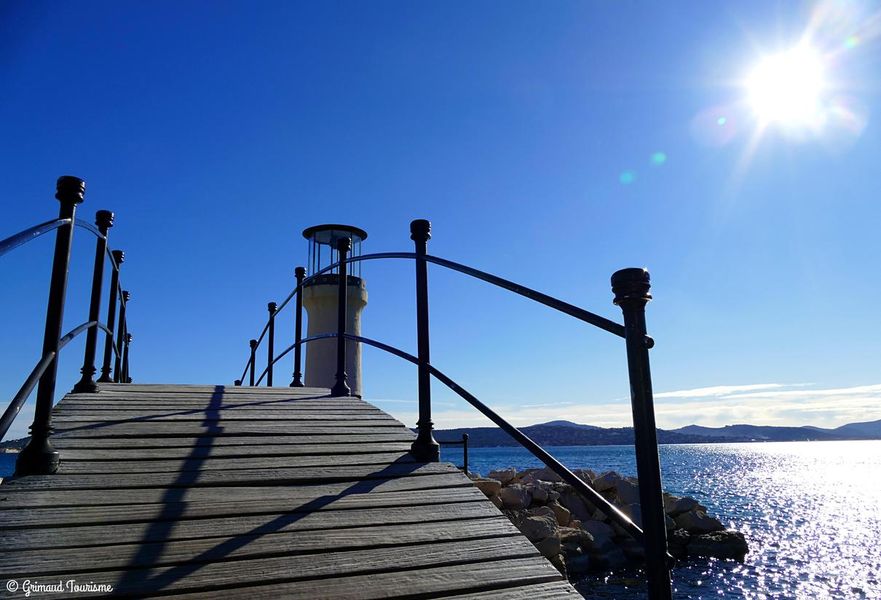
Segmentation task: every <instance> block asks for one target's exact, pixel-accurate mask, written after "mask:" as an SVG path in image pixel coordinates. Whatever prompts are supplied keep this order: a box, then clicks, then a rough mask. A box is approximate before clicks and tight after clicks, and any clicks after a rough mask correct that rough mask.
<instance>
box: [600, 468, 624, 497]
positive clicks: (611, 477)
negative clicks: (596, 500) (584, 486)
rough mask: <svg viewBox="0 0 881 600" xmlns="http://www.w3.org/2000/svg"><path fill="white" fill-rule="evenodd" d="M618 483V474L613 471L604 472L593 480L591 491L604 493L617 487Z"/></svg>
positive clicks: (619, 479) (619, 477)
mask: <svg viewBox="0 0 881 600" xmlns="http://www.w3.org/2000/svg"><path fill="white" fill-rule="evenodd" d="M619 481H621V476H620V475H618V473H616V472H615V471H606V472H605V473H603V474H602V475H600V476H599V477H597V478H596V479H594V480H593V489H595V490H596V491H598V492H605V491H606V490H611V489H612V488H614V487H615V486H616V485H618V482H619Z"/></svg>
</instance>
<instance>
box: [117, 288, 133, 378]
mask: <svg viewBox="0 0 881 600" xmlns="http://www.w3.org/2000/svg"><path fill="white" fill-rule="evenodd" d="M131 297H132V295H131V294H130V293H129V292H128V291H126V290H123V291H122V300H121V301H120V303H119V325H118V326H117V327H116V360H115V361H114V362H113V382H114V383H125V379H123V378H122V351H123V347H124V344H125V334H126V329H127V325H126V322H125V311H126V307H127V306H128V301H129V300H130V299H131Z"/></svg>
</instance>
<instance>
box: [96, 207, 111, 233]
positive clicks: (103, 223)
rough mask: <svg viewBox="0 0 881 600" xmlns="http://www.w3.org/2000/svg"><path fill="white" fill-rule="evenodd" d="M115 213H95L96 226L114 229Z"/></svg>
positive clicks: (104, 211)
mask: <svg viewBox="0 0 881 600" xmlns="http://www.w3.org/2000/svg"><path fill="white" fill-rule="evenodd" d="M113 218H114V215H113V212H112V211H109V210H99V211H98V212H96V213H95V225H97V226H98V227H105V228H107V229H109V228H111V227H113Z"/></svg>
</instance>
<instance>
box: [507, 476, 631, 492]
mask: <svg viewBox="0 0 881 600" xmlns="http://www.w3.org/2000/svg"><path fill="white" fill-rule="evenodd" d="M490 475H492V474H490ZM619 481H621V476H620V475H618V473H616V472H615V471H606V472H605V473H603V474H602V475H600V476H599V477H597V478H596V479H594V480H593V489H595V490H596V491H598V492H605V491H607V490H611V489H614V488H615V486H617V485H618V482H619Z"/></svg>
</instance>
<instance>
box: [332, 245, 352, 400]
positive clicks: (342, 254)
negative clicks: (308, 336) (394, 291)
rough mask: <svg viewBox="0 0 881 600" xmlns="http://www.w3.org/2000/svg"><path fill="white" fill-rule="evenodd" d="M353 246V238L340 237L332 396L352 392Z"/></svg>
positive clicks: (337, 246) (345, 394)
mask: <svg viewBox="0 0 881 600" xmlns="http://www.w3.org/2000/svg"><path fill="white" fill-rule="evenodd" d="M351 247H352V240H350V239H349V238H340V239H338V240H337V242H336V248H337V251H338V254H339V258H340V268H339V288H338V290H339V294H338V295H337V313H336V315H337V328H336V331H337V338H336V383H334V384H333V389H331V390H330V395H331V396H348V395H350V394H351V393H352V390H351V388H349V384H348V383H347V381H346V379H347V377H348V376H347V375H346V302H348V300H347V298H346V294H347V292H348V290H347V288H348V287H349V276H348V265H347V263H346V258H347V256H348V253H349V249H350V248H351Z"/></svg>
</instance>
